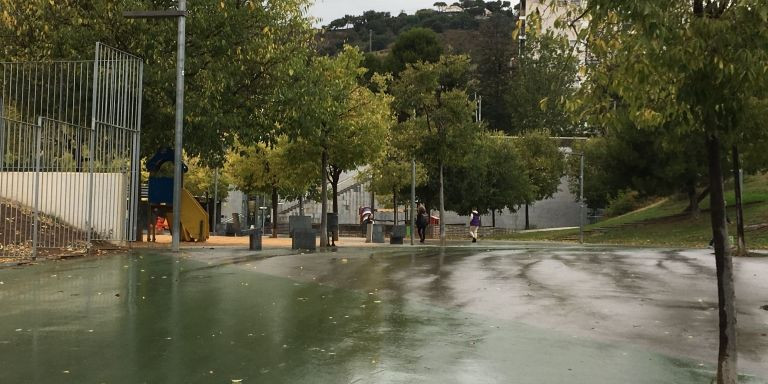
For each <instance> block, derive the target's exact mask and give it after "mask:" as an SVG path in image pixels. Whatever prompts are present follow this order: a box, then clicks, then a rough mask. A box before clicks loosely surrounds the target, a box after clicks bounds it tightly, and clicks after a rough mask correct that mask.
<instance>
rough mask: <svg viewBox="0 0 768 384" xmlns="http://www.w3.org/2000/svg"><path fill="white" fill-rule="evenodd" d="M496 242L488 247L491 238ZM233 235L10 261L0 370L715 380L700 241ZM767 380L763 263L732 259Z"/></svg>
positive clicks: (185, 379)
mask: <svg viewBox="0 0 768 384" xmlns="http://www.w3.org/2000/svg"><path fill="white" fill-rule="evenodd" d="M489 244H491V245H489ZM287 253H289V252H288V251H279V250H277V251H271V252H261V253H252V252H247V251H242V250H233V249H215V250H210V249H195V250H186V251H185V252H184V253H183V254H182V256H180V257H174V256H173V255H171V254H167V253H157V252H155V251H152V250H142V251H139V253H134V254H131V255H117V256H112V257H102V258H92V259H81V260H70V261H61V262H55V263H49V264H43V265H37V266H28V267H23V268H16V269H3V270H0V309H2V310H0V362H2V363H1V364H0V383H233V382H242V383H678V384H679V383H683V384H685V383H709V382H710V381H711V378H712V376H713V372H714V365H713V364H714V362H715V359H716V357H717V312H716V310H715V308H716V302H717V294H716V284H715V278H714V258H713V256H712V255H710V254H709V253H708V252H706V251H672V250H654V249H625V248H599V247H588V248H583V247H576V246H554V245H546V246H538V245H510V244H502V243H488V244H479V246H475V247H462V246H456V247H449V248H444V249H443V248H438V247H416V248H410V247H392V248H384V247H382V248H345V249H339V250H338V251H336V252H324V253H314V254H298V255H286V254H287ZM736 280H737V298H738V310H739V318H738V321H739V324H738V327H739V345H738V348H739V351H740V356H739V358H740V361H739V364H740V366H739V367H740V370H741V371H742V372H743V373H744V374H745V375H744V376H743V382H747V383H768V380H767V379H768V336H766V333H768V311H766V310H763V309H761V308H760V307H761V306H763V305H767V304H768V259H766V258H757V259H737V260H736Z"/></svg>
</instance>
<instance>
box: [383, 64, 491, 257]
mask: <svg viewBox="0 0 768 384" xmlns="http://www.w3.org/2000/svg"><path fill="white" fill-rule="evenodd" d="M469 67H470V63H469V59H468V58H467V57H466V56H444V57H441V58H440V61H438V62H437V63H429V62H418V63H416V64H413V65H410V66H408V67H407V68H406V69H405V71H403V72H402V73H401V74H400V78H399V79H398V80H397V81H396V82H395V83H394V85H393V86H392V93H393V95H394V96H395V105H396V110H397V112H398V113H399V114H400V116H401V117H402V118H403V120H404V121H403V122H402V123H401V128H400V129H402V130H403V131H405V132H409V133H408V134H407V136H409V137H418V138H419V139H418V142H417V147H416V149H415V153H416V154H417V157H418V158H419V159H421V161H422V162H423V163H424V164H425V165H426V167H427V169H429V170H430V172H435V171H436V173H437V175H436V176H437V179H438V194H439V202H440V239H441V241H443V242H444V241H445V220H444V219H445V194H444V190H445V179H444V168H445V167H446V166H449V167H450V166H453V165H456V164H459V163H460V162H461V161H462V160H463V159H464V158H465V156H466V154H468V153H469V152H470V151H472V143H474V142H475V138H476V137H477V135H479V134H480V133H482V132H483V130H484V128H483V127H482V126H481V125H478V124H477V123H476V122H475V121H474V112H475V104H474V102H472V101H470V100H469V97H468V94H467V86H468V85H470V84H471V82H470V72H469ZM434 176H435V175H434V173H432V174H431V177H430V179H432V180H434V178H435V177H434Z"/></svg>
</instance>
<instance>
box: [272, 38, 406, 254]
mask: <svg viewBox="0 0 768 384" xmlns="http://www.w3.org/2000/svg"><path fill="white" fill-rule="evenodd" d="M362 60H363V55H362V53H360V51H359V50H358V49H357V48H352V47H346V48H345V49H344V51H342V53H341V54H339V56H337V57H325V56H323V57H315V58H313V59H312V61H311V63H310V65H309V67H308V69H307V71H305V72H304V73H302V74H301V75H300V76H299V81H298V82H297V83H296V85H295V86H294V87H293V88H292V90H293V92H294V93H293V94H292V96H291V100H289V105H288V108H290V109H291V110H292V116H293V117H292V119H293V120H292V123H291V124H289V126H288V127H287V128H286V133H287V134H288V137H289V138H290V139H291V140H293V141H303V142H306V143H307V144H308V145H311V146H314V147H316V148H318V149H319V152H320V160H321V170H322V183H321V205H322V217H321V219H320V220H321V233H326V232H327V217H326V215H327V212H328V196H327V195H328V193H327V182H328V181H330V182H331V183H332V187H333V189H334V192H335V190H336V188H337V187H338V176H339V175H340V174H341V172H342V171H345V170H351V169H355V168H356V167H357V166H360V165H363V164H366V163H367V162H368V161H369V160H371V159H373V158H374V156H375V154H376V153H378V152H379V148H380V146H381V145H383V143H384V139H385V137H386V132H387V129H388V128H389V126H390V124H392V118H393V116H392V112H391V109H390V102H391V98H390V96H388V95H386V94H385V93H383V92H373V91H371V90H370V89H369V88H367V87H366V86H365V81H364V75H365V72H366V70H365V68H361V67H360V65H361V63H362ZM377 81H378V80H377ZM337 205H338V203H337V200H336V198H335V194H334V209H335V210H336V209H338V208H337ZM336 212H337V211H336ZM320 239H321V240H320V244H321V246H326V245H327V244H326V243H327V238H326V236H321V237H320Z"/></svg>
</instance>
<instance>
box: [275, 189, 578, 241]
mask: <svg viewBox="0 0 768 384" xmlns="http://www.w3.org/2000/svg"><path fill="white" fill-rule="evenodd" d="M340 190H343V188H340ZM384 199H391V196H382V199H381V200H379V199H378V198H377V199H376V207H381V206H382V205H383V204H382V203H381V202H382V201H384ZM294 204H296V202H286V203H285V205H283V207H286V208H288V207H293V206H294ZM390 204H391V201H387V202H386V205H390ZM368 205H370V192H368V191H367V190H366V188H365V185H358V186H356V187H351V188H348V189H347V190H346V191H344V192H343V193H341V194H340V195H339V211H340V212H339V224H357V223H359V217H358V214H357V209H358V208H359V207H361V206H368ZM404 209H405V207H403V206H402V205H401V206H400V207H399V212H400V213H399V214H398V219H399V220H403V219H404V217H405V216H404V214H403V211H404ZM328 210H329V211H330V210H331V206H330V202H329V205H328ZM528 213H529V221H530V224H531V227H532V228H557V227H575V226H578V225H579V204H578V203H577V202H576V197H575V196H574V195H573V194H571V193H570V191H569V190H568V179H567V178H566V177H563V178H562V179H561V180H560V186H559V187H558V192H557V193H555V194H554V195H553V196H552V198H551V199H546V200H541V201H537V202H535V203H534V204H533V205H531V206H530V207H529V210H528ZM304 214H305V215H308V216H312V217H313V223H319V222H320V204H319V203H314V202H305V204H304ZM289 215H298V208H296V209H293V210H291V211H290V213H289V214H285V215H280V217H279V220H280V222H286V223H287V222H288V216H289ZM432 215H433V216H438V215H439V213H438V211H437V210H433V211H432ZM583 217H584V223H586V222H587V221H586V217H587V212H586V209H585V210H584V212H583ZM392 218H393V213H392V211H391V210H389V211H388V212H387V211H383V212H377V213H376V219H377V220H378V221H380V222H389V223H391V220H392ZM468 222H469V217H468V216H459V215H458V214H456V213H455V212H446V223H447V224H466V223H468ZM482 222H483V225H491V223H492V218H491V215H485V216H483V217H482ZM496 227H498V228H508V229H514V230H521V229H525V207H520V211H519V212H511V211H510V210H508V209H505V210H504V211H503V213H501V214H498V213H497V214H496Z"/></svg>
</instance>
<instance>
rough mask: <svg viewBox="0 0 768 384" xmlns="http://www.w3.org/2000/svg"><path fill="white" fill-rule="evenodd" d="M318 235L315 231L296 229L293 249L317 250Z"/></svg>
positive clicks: (292, 243) (292, 244) (292, 242)
mask: <svg viewBox="0 0 768 384" xmlns="http://www.w3.org/2000/svg"><path fill="white" fill-rule="evenodd" d="M316 240H317V233H316V231H315V230H314V229H305V228H296V229H294V230H293V238H292V239H291V249H308V250H311V251H314V250H315V249H317V243H316Z"/></svg>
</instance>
